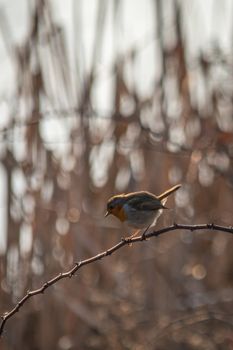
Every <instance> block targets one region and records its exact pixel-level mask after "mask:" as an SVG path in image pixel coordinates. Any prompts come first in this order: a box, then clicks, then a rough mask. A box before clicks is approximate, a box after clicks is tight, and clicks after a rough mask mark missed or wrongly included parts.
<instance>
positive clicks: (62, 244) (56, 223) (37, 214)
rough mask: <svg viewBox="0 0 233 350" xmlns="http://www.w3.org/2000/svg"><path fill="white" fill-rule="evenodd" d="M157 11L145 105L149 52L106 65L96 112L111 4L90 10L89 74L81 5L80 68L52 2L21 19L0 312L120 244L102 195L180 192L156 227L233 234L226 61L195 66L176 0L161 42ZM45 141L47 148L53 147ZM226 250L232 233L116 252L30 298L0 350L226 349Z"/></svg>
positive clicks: (229, 338)
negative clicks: (137, 78) (142, 77)
mask: <svg viewBox="0 0 233 350" xmlns="http://www.w3.org/2000/svg"><path fill="white" fill-rule="evenodd" d="M114 4H115V8H114V9H111V11H113V13H112V16H113V21H112V25H113V26H114V30H115V33H117V31H118V30H119V25H120V23H119V21H120V20H119V19H120V18H121V15H122V13H121V6H120V5H119V4H120V2H118V1H115V2H114ZM153 4H154V9H155V11H154V14H155V15H154V22H155V24H156V25H157V29H156V33H155V34H154V37H153V36H152V41H153V40H154V41H155V42H156V55H157V58H158V61H157V62H156V64H157V70H158V74H157V79H156V80H155V82H154V86H153V88H152V89H151V92H150V93H148V94H147V95H146V96H144V95H143V94H141V93H140V89H139V87H138V84H137V83H136V82H134V81H133V80H132V79H131V81H130V82H129V79H128V74H129V71H130V70H131V71H132V72H134V69H135V68H134V67H135V66H136V63H137V60H138V59H139V56H140V54H141V52H143V50H144V46H143V45H135V47H132V49H130V50H129V51H128V52H127V53H125V54H124V55H120V54H119V55H116V57H115V58H114V62H112V67H111V72H110V73H111V81H112V93H113V103H112V110H109V111H105V110H101V109H98V108H95V98H96V97H95V96H96V94H97V90H98V89H100V85H99V84H100V82H101V77H100V76H99V74H100V73H99V69H98V64H97V63H98V61H99V60H101V55H102V54H103V49H102V47H103V38H104V32H105V22H106V18H107V15H108V14H109V11H110V9H109V5H108V2H107V1H100V2H99V6H98V9H97V12H98V16H97V21H96V31H95V33H96V34H95V35H96V37H95V41H94V48H93V57H92V59H91V63H90V69H89V70H88V72H87V71H85V74H84V73H83V71H82V66H83V62H82V49H81V48H82V45H81V43H80V42H81V37H82V27H81V24H80V23H81V22H79V20H80V18H79V16H78V5H77V8H76V10H77V13H76V22H75V25H76V26H77V28H78V30H77V57H75V70H74V68H72V69H71V65H72V64H71V62H70V57H69V54H68V52H67V43H66V39H65V38H66V37H65V35H64V31H63V28H62V27H61V26H59V25H58V24H57V23H56V21H55V20H54V17H53V11H52V10H51V8H50V7H49V4H48V3H47V1H42V0H40V1H39V0H38V1H37V5H36V7H35V9H33V10H31V11H32V13H31V16H30V24H29V30H28V35H27V37H26V38H25V41H24V42H23V43H21V44H20V45H18V46H15V45H14V46H13V45H12V47H8V50H9V55H11V58H12V60H14V65H15V70H16V80H15V83H16V86H15V96H14V99H12V100H11V101H7V103H8V109H9V122H8V124H7V125H6V126H5V127H4V128H3V129H2V130H1V132H0V140H1V142H0V159H1V166H2V173H3V176H4V179H5V181H6V196H7V197H6V216H7V219H6V222H7V239H6V247H5V249H2V252H1V255H0V267H1V289H0V300H1V302H0V312H1V313H3V312H4V311H7V310H9V309H11V308H12V306H13V305H14V303H16V302H17V301H18V300H19V299H20V298H21V297H22V296H23V295H24V294H25V293H26V291H27V290H28V289H34V288H38V287H40V286H41V285H42V284H43V282H45V281H46V280H49V279H50V278H51V277H53V276H54V275H56V274H57V273H59V272H62V271H66V270H68V269H69V268H71V267H72V266H73V264H74V263H75V262H76V261H79V260H81V259H85V258H88V257H90V256H92V255H95V254H97V253H98V252H101V251H103V250H105V249H107V248H109V247H111V246H112V245H114V244H116V243H117V242H118V241H119V240H120V238H121V237H122V236H124V235H125V234H126V228H125V227H122V226H119V225H118V223H117V222H116V221H114V220H112V221H111V220H110V219H104V212H105V203H106V200H107V199H108V198H109V197H110V196H111V195H112V194H115V193H118V192H123V191H125V192H126V191H134V190H139V189H147V190H150V191H152V192H154V193H160V192H162V191H164V190H165V189H166V188H167V187H169V186H170V185H173V184H176V183H178V182H180V183H182V185H183V186H182V189H181V190H179V191H178V192H177V194H176V196H174V198H175V200H174V199H172V198H171V199H169V206H170V207H171V208H175V209H174V210H172V211H169V212H166V213H165V214H164V216H163V217H161V218H160V220H159V223H158V227H160V228H161V227H164V226H166V225H170V224H172V223H173V222H174V221H175V222H179V223H183V224H197V223H211V222H214V223H218V224H220V225H226V226H230V225H233V221H232V207H233V196H232V191H233V189H232V186H233V181H232V179H233V163H232V157H233V133H232V131H233V121H232V103H233V84H232V68H233V62H232V53H231V55H230V54H229V55H226V54H225V53H224V52H222V51H221V49H220V46H219V45H218V43H215V44H214V45H213V46H212V49H211V50H208V51H207V50H206V52H202V53H200V52H199V53H197V54H196V56H195V57H193V56H191V55H190V53H189V52H188V47H190V43H188V42H187V40H186V36H185V33H184V31H183V30H182V28H183V26H182V24H183V23H184V21H185V18H183V17H182V11H181V10H180V7H179V6H178V5H177V3H176V1H174V2H173V7H172V14H173V23H172V35H173V37H174V39H173V41H172V42H171V43H170V44H169V45H168V44H167V37H169V35H170V33H169V30H167V31H165V29H164V27H163V26H164V22H163V21H162V14H161V12H162V11H166V6H167V5H166V4H167V2H165V1H164V2H163V1H162V0H157V1H154V2H153ZM1 18H3V14H2V16H1ZM1 29H2V35H3V37H4V35H5V36H6V35H8V34H9V33H8V32H7V30H6V29H7V28H6V18H5V20H4V21H3V20H2V24H1ZM5 39H6V42H7V39H8V38H7V37H5ZM79 40H80V41H79ZM72 59H74V58H72ZM144 69H145V70H146V69H147V67H146V63H145V67H144ZM132 75H133V73H132ZM54 123H55V124H56V123H60V124H59V125H60V128H59V129H58V130H60V129H61V131H64V133H60V131H59V132H57V129H56V127H54V126H55V124H54ZM53 128H54V130H53ZM48 130H49V131H48ZM65 131H66V132H65ZM46 132H47V133H48V132H49V133H55V136H57V138H56V140H57V141H56V142H53V141H48V139H46ZM56 134H57V135H56ZM232 249H233V238H232V235H230V234H227V233H223V232H214V231H209V232H208V231H205V232H204V231H201V232H189V231H180V232H179V231H177V232H174V233H172V234H170V233H167V234H165V235H162V236H160V237H157V238H154V239H151V240H150V241H147V242H143V243H141V244H138V245H134V246H133V247H128V246H127V247H124V248H122V249H121V250H119V251H118V252H117V253H116V254H114V255H113V256H111V257H108V258H107V259H103V260H102V261H97V262H96V263H94V264H91V265H88V266H86V267H85V268H83V269H82V270H80V272H79V273H78V275H77V276H75V277H74V278H72V279H71V280H64V281H61V282H59V283H57V284H56V285H55V286H54V287H51V288H49V289H48V290H47V291H46V293H45V294H44V295H39V296H35V297H34V298H31V299H30V301H29V302H28V303H26V304H25V306H24V307H23V308H22V309H21V310H20V312H19V313H18V314H16V315H14V317H13V318H12V319H11V320H10V321H9V323H8V324H7V327H6V329H5V332H4V334H3V338H2V339H1V340H0V341H1V346H3V348H4V349H24V350H26V349H30V350H31V349H135V350H141V349H156V350H167V349H174V350H176V349H177V350H178V349H187V350H194V349H199V350H201V349H203V350H204V349H210V350H212V349H213V350H215V349H218V350H226V349H233V314H232V310H233V269H232V266H233V255H232Z"/></svg>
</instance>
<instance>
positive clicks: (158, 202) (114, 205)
mask: <svg viewBox="0 0 233 350" xmlns="http://www.w3.org/2000/svg"><path fill="white" fill-rule="evenodd" d="M180 187H181V185H176V186H174V187H171V188H170V189H168V190H167V191H165V192H164V193H162V194H160V195H159V196H156V195H154V194H152V193H150V192H147V191H139V192H132V193H128V194H125V193H123V194H120V195H116V196H113V197H111V198H110V199H109V200H108V203H107V212H106V214H105V216H108V215H110V214H112V215H114V216H116V217H117V218H118V219H119V220H120V221H122V222H126V223H127V224H128V225H129V226H131V227H134V228H136V229H137V231H136V232H135V233H134V234H133V235H131V236H130V238H132V237H134V236H135V235H136V234H137V233H138V232H139V231H140V230H141V229H146V230H145V231H144V232H143V235H145V233H146V231H147V230H148V229H149V227H150V226H152V225H153V224H155V223H156V221H157V219H158V217H159V216H160V215H161V213H162V211H163V209H168V208H167V207H165V203H166V201H167V197H168V196H169V195H170V194H171V193H173V192H175V191H177V190H178V189H179V188H180Z"/></svg>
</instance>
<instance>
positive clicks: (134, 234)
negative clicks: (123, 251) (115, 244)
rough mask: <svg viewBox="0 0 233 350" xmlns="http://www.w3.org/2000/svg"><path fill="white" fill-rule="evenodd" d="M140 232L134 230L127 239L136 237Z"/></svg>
mask: <svg viewBox="0 0 233 350" xmlns="http://www.w3.org/2000/svg"><path fill="white" fill-rule="evenodd" d="M139 232H140V230H136V231H135V232H134V233H133V234H132V235H131V236H129V239H131V238H133V237H135V236H137V234H138V233H139Z"/></svg>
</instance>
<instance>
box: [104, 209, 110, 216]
mask: <svg viewBox="0 0 233 350" xmlns="http://www.w3.org/2000/svg"><path fill="white" fill-rule="evenodd" d="M110 214H111V213H109V211H108V210H107V211H106V213H105V215H104V217H105V218H106V217H107V216H108V215H110Z"/></svg>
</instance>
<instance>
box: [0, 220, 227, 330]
mask: <svg viewBox="0 0 233 350" xmlns="http://www.w3.org/2000/svg"><path fill="white" fill-rule="evenodd" d="M175 230H190V231H197V230H214V231H222V232H228V233H232V234H233V226H230V227H226V226H220V225H215V224H200V225H182V224H176V223H174V224H173V225H171V226H168V227H164V228H162V229H161V230H157V231H152V232H148V233H146V232H145V234H143V233H142V235H140V236H137V237H132V238H122V239H121V241H120V242H119V243H117V244H116V245H114V246H113V247H111V248H109V249H107V250H106V251H104V252H102V253H99V254H97V255H95V256H93V257H91V258H89V259H85V260H82V261H79V262H78V263H76V264H75V265H74V267H73V268H72V269H70V270H69V271H67V272H63V273H59V274H58V275H57V276H55V277H54V278H52V279H51V280H49V281H47V282H45V283H44V284H43V285H42V287H41V288H38V289H35V290H29V291H28V292H27V294H26V295H25V296H24V297H23V298H22V299H21V300H20V301H19V302H18V303H17V304H16V305H15V307H14V308H13V309H12V310H10V311H8V312H5V313H4V314H3V315H2V316H1V319H2V323H1V325H0V335H2V333H3V330H4V327H5V324H6V322H7V320H9V319H10V318H11V317H12V316H13V315H14V314H15V313H16V312H18V311H19V309H20V308H21V307H22V306H23V305H24V303H25V302H26V301H27V300H28V299H30V298H31V297H33V296H34V295H37V294H42V293H44V291H45V290H46V289H47V288H49V287H50V286H52V285H53V284H55V283H57V282H58V281H60V280H61V279H63V278H71V277H72V276H73V275H74V274H75V273H76V272H77V271H78V270H79V269H80V268H81V267H82V266H84V265H88V264H91V263H93V262H94V261H97V260H101V259H102V258H104V257H106V256H109V255H111V254H112V253H114V252H115V251H117V250H118V249H120V248H122V247H124V246H125V245H129V244H130V245H132V244H133V243H136V242H142V241H145V240H146V238H149V237H157V236H160V235H162V234H163V233H166V232H169V231H175Z"/></svg>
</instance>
